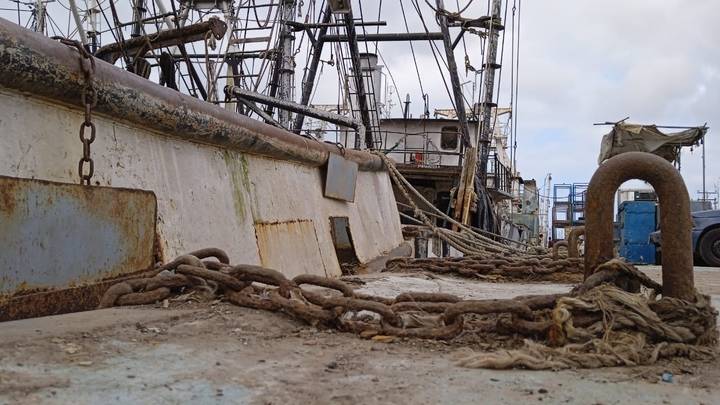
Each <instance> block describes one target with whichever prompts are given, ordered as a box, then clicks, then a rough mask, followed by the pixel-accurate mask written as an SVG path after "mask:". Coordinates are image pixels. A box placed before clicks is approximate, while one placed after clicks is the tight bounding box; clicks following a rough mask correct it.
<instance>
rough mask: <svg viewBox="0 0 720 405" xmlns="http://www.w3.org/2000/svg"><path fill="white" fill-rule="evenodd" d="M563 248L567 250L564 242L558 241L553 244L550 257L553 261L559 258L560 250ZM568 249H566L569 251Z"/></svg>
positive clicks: (566, 244)
mask: <svg viewBox="0 0 720 405" xmlns="http://www.w3.org/2000/svg"><path fill="white" fill-rule="evenodd" d="M561 247H565V249H568V241H566V240H559V241H557V242H555V243H553V246H552V257H553V259H554V260H557V259H559V258H560V248H561ZM569 250H570V249H568V251H569Z"/></svg>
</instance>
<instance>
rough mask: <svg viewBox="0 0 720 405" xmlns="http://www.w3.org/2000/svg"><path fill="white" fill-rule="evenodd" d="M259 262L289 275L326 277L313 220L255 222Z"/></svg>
mask: <svg viewBox="0 0 720 405" xmlns="http://www.w3.org/2000/svg"><path fill="white" fill-rule="evenodd" d="M255 237H256V238H257V245H258V252H259V253H260V263H261V264H262V265H263V266H265V267H269V268H271V269H275V270H278V271H280V272H281V273H283V274H284V275H285V276H287V277H295V276H297V275H300V274H315V275H319V276H325V275H326V271H325V264H324V263H323V258H322V254H321V253H320V245H319V243H318V238H317V234H316V233H315V225H314V224H313V221H312V220H309V219H301V220H293V221H287V222H272V223H267V222H258V223H255Z"/></svg>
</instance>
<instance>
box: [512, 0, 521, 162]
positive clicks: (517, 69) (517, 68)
mask: <svg viewBox="0 0 720 405" xmlns="http://www.w3.org/2000/svg"><path fill="white" fill-rule="evenodd" d="M521 10H522V0H518V10H517V57H516V58H515V109H516V110H517V105H518V100H519V98H520V97H519V94H520V93H519V88H518V83H519V82H520V21H521V20H520V11H521ZM517 117H518V115H517V113H516V111H514V112H513V119H514V120H515V123H514V124H513V130H514V131H515V136H514V138H513V146H512V147H513V149H514V150H513V159H515V162H513V165H516V164H517Z"/></svg>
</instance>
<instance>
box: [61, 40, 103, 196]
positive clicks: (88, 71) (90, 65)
mask: <svg viewBox="0 0 720 405" xmlns="http://www.w3.org/2000/svg"><path fill="white" fill-rule="evenodd" d="M52 38H53V39H56V40H58V41H60V42H61V43H62V44H64V45H67V46H69V47H71V48H73V49H76V50H77V51H78V52H79V53H80V69H82V72H83V78H84V79H85V85H84V86H83V88H82V92H81V93H80V102H81V103H82V104H83V106H84V108H85V116H84V121H83V122H82V124H80V132H79V134H80V142H82V145H83V149H82V150H83V151H82V157H81V158H80V160H79V161H78V176H79V177H80V184H84V185H87V186H89V185H90V180H91V179H92V176H93V174H94V173H95V162H94V161H93V159H92V157H91V155H90V153H91V151H90V145H91V144H92V143H93V142H94V141H95V136H96V133H97V130H96V128H95V124H94V123H93V122H92V110H93V108H95V106H96V105H97V90H96V89H95V83H94V75H95V59H94V58H93V56H92V55H91V54H90V53H89V52H88V51H87V49H85V47H83V46H82V44H81V43H80V42H78V41H75V40H72V39H67V38H63V37H52ZM88 128H89V129H90V134H89V136H88Z"/></svg>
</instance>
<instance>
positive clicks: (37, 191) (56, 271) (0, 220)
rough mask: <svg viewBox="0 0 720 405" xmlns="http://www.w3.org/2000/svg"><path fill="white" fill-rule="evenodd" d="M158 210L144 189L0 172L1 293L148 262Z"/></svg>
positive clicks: (129, 268) (105, 273) (71, 281)
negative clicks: (35, 177)
mask: <svg viewBox="0 0 720 405" xmlns="http://www.w3.org/2000/svg"><path fill="white" fill-rule="evenodd" d="M156 211H157V202H156V199H155V194H154V193H152V192H149V191H142V190H130V189H118V188H109V187H92V186H91V187H88V186H81V185H77V184H65V183H53V182H48V181H42V180H30V179H18V178H13V177H4V176H0V293H7V292H13V291H15V290H18V289H27V288H39V287H40V288H44V287H67V286H71V285H74V284H78V283H82V282H88V281H95V280H100V279H103V278H106V277H110V276H116V275H119V274H124V273H129V272H133V271H137V270H141V269H146V268H148V267H150V266H152V265H153V253H154V251H153V246H154V245H153V244H154V241H155V218H156Z"/></svg>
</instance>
